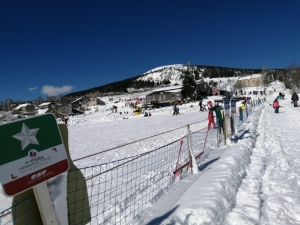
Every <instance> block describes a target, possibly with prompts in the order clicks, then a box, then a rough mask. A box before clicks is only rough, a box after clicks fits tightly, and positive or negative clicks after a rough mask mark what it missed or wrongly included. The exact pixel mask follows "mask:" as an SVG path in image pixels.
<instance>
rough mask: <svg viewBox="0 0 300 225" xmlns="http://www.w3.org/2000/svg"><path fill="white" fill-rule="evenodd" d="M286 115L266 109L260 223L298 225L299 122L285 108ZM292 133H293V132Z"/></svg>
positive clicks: (299, 206)
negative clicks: (265, 155)
mask: <svg viewBox="0 0 300 225" xmlns="http://www.w3.org/2000/svg"><path fill="white" fill-rule="evenodd" d="M286 111H288V116H287V113H279V114H277V115H274V114H273V109H271V108H268V109H266V112H265V113H266V114H268V115H266V116H265V119H266V122H265V123H266V126H265V127H268V128H269V129H268V130H266V131H265V132H266V139H265V148H266V151H267V156H268V161H267V164H266V170H265V174H264V176H263V178H262V179H263V180H262V181H263V184H262V193H261V197H262V200H263V204H262V210H261V212H262V216H261V221H260V222H261V224H263V225H267V224H278V225H281V224H282V225H292V224H293V225H298V224H300V196H299V194H300V193H299V192H300V181H299V178H300V173H299V172H300V163H299V153H300V143H299V142H295V140H297V139H298V138H299V137H298V135H299V132H298V131H299V129H300V128H299V127H300V122H297V120H298V117H299V112H297V111H295V110H292V109H291V108H290V107H287V109H286ZM295 131H296V132H295Z"/></svg>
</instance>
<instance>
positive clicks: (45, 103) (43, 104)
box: [39, 102, 51, 106]
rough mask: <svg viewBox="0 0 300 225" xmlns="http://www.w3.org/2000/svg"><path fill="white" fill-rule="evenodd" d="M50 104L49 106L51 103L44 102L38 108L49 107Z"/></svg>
mask: <svg viewBox="0 0 300 225" xmlns="http://www.w3.org/2000/svg"><path fill="white" fill-rule="evenodd" d="M50 104H51V102H44V103H42V104H40V105H39V106H46V105H50Z"/></svg>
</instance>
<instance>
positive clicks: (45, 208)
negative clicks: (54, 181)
mask: <svg viewBox="0 0 300 225" xmlns="http://www.w3.org/2000/svg"><path fill="white" fill-rule="evenodd" d="M33 192H34V195H35V199H36V202H37V205H38V207H39V210H40V214H41V218H42V221H43V224H44V225H58V221H57V218H56V214H55V210H54V207H53V204H52V200H51V197H50V193H49V190H48V187H47V184H46V181H45V182H43V183H40V184H38V185H37V186H35V187H33Z"/></svg>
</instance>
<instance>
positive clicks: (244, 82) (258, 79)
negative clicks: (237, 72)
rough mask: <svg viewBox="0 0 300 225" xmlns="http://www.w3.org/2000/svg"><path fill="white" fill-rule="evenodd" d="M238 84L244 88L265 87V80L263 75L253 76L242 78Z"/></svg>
mask: <svg viewBox="0 0 300 225" xmlns="http://www.w3.org/2000/svg"><path fill="white" fill-rule="evenodd" d="M237 83H238V84H239V85H241V86H242V87H254V86H261V85H264V79H263V76H262V75H261V74H253V75H250V76H246V77H240V78H239V79H238V80H237Z"/></svg>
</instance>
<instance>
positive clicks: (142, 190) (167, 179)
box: [0, 103, 260, 225]
mask: <svg viewBox="0 0 300 225" xmlns="http://www.w3.org/2000/svg"><path fill="white" fill-rule="evenodd" d="M258 104H260V103H257V104H256V105H258ZM256 105H255V104H254V105H253V107H254V106H256ZM249 108H251V107H249ZM250 112H252V108H251V111H250V109H249V111H248V113H249V114H250ZM245 118H247V117H246V113H245V112H243V120H244V119H245ZM234 122H235V126H237V127H238V126H240V125H241V123H242V122H243V121H242V120H240V116H239V115H238V114H237V115H236V116H235V120H234ZM227 124H230V123H227ZM229 129H230V126H227V130H228V131H229ZM221 135H222V134H221V133H220V129H219V128H216V129H210V130H207V120H205V121H201V122H200V123H195V124H193V125H191V140H190V143H191V148H192V149H191V151H192V152H193V154H194V156H195V157H196V159H197V162H198V165H199V164H201V160H202V158H203V156H204V155H208V154H210V153H211V151H212V150H213V149H214V148H218V147H219V145H220V137H221ZM188 141H189V140H188V136H187V135H186V136H183V137H182V138H180V139H178V140H176V141H174V142H172V143H169V144H167V145H165V146H162V147H159V148H157V149H155V150H152V151H149V152H146V153H142V154H139V155H136V156H132V157H128V158H125V159H121V160H116V161H112V162H108V163H104V164H100V165H94V166H90V167H85V168H81V169H78V170H70V171H68V185H67V186H68V211H69V212H68V219H69V224H93V225H94V224H97V225H98V224H122V225H123V224H130V223H132V222H133V221H137V220H138V218H139V217H140V215H141V214H142V213H143V212H144V211H145V210H147V209H148V208H149V207H151V206H152V205H153V203H154V202H155V201H156V200H157V199H158V198H159V197H160V196H161V195H162V194H164V192H165V191H166V190H167V189H168V188H169V187H170V186H171V185H172V184H173V183H174V182H176V181H177V180H180V179H184V177H186V176H187V175H188V174H189V173H190V170H189V162H190V154H189V145H188ZM34 201H35V199H34V195H33V194H32V195H29V196H28V197H26V198H25V199H23V200H22V201H19V202H18V203H17V204H15V205H13V206H12V207H10V208H9V209H6V210H4V211H3V212H0V225H4V224H22V225H23V224H24V225H25V224H26V225H27V224H28V225H29V224H30V225H31V224H42V221H41V218H40V215H39V212H38V209H37V207H36V206H35V205H34V206H32V202H34ZM21 206H22V210H20V209H18V207H21ZM11 212H18V214H16V213H13V215H12V213H11ZM29 218H30V219H31V220H30V219H29ZM20 221H21V222H20Z"/></svg>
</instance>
